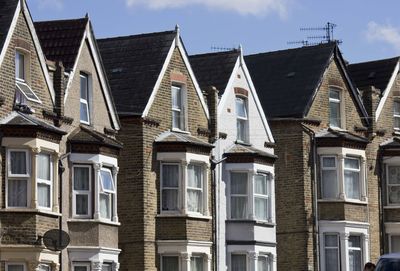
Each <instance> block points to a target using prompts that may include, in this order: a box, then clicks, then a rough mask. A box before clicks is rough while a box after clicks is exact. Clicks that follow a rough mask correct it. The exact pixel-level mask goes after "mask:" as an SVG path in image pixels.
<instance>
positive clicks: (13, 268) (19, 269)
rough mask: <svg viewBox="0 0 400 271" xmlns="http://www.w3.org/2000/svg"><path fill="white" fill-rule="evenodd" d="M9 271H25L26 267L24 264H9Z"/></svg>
mask: <svg viewBox="0 0 400 271" xmlns="http://www.w3.org/2000/svg"><path fill="white" fill-rule="evenodd" d="M7 270H8V271H24V266H23V265H22V264H8V265H7Z"/></svg>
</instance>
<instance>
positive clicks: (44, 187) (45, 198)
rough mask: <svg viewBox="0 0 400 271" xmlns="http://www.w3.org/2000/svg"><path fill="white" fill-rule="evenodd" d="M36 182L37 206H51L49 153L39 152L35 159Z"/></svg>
mask: <svg viewBox="0 0 400 271" xmlns="http://www.w3.org/2000/svg"><path fill="white" fill-rule="evenodd" d="M36 164H37V167H36V174H37V176H36V182H37V191H38V192H37V200H38V206H39V207H44V208H51V201H52V195H51V194H52V193H51V191H52V171H53V170H52V162H51V157H50V155H49V154H45V153H40V154H39V155H37V160H36Z"/></svg>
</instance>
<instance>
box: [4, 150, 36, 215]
mask: <svg viewBox="0 0 400 271" xmlns="http://www.w3.org/2000/svg"><path fill="white" fill-rule="evenodd" d="M11 152H25V159H26V160H25V163H26V174H12V173H11V160H10V159H11ZM6 159H7V176H6V187H5V189H6V191H5V192H6V200H5V201H6V208H10V209H11V208H12V209H18V208H29V206H30V202H31V172H32V171H31V154H30V151H29V150H28V149H7V158H6ZM10 180H26V181H27V182H26V186H27V187H26V206H9V205H8V197H9V196H10V195H9V194H8V186H9V184H8V182H9V181H10Z"/></svg>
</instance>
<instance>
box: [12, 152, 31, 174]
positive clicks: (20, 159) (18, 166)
mask: <svg viewBox="0 0 400 271" xmlns="http://www.w3.org/2000/svg"><path fill="white" fill-rule="evenodd" d="M10 163H11V165H10V167H11V174H22V175H26V174H27V169H26V168H27V167H26V166H27V165H26V152H23V151H12V152H10Z"/></svg>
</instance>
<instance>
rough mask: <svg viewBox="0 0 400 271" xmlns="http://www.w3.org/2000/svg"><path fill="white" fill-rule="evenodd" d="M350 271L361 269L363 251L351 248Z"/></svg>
mask: <svg viewBox="0 0 400 271" xmlns="http://www.w3.org/2000/svg"><path fill="white" fill-rule="evenodd" d="M349 266H350V271H360V270H362V269H361V251H360V250H349Z"/></svg>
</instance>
